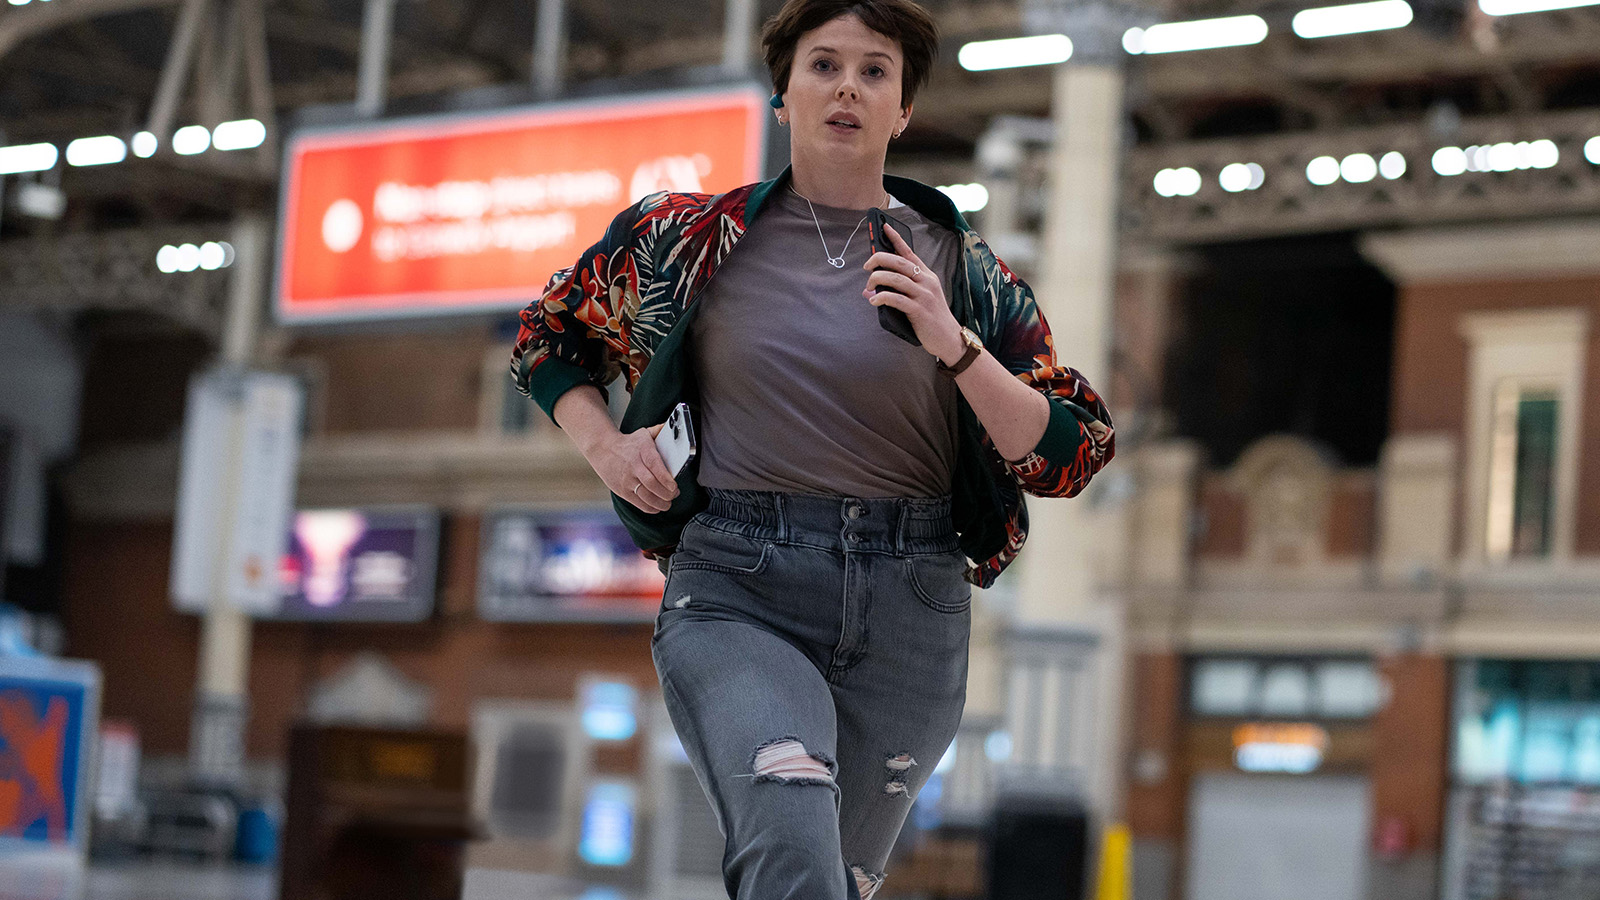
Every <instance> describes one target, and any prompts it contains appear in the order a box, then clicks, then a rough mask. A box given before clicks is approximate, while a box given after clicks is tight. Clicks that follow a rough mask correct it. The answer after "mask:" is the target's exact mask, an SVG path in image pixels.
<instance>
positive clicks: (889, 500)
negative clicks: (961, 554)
mask: <svg viewBox="0 0 1600 900" xmlns="http://www.w3.org/2000/svg"><path fill="white" fill-rule="evenodd" d="M707 493H708V494H709V495H710V497H711V505H710V507H709V508H708V509H707V510H706V511H705V512H704V513H702V515H704V516H707V517H709V519H710V521H708V522H707V523H706V524H707V525H709V526H710V527H714V528H723V529H725V530H729V531H736V532H738V533H740V534H744V535H747V536H749V537H754V538H758V539H761V540H770V541H777V542H780V543H795V544H810V545H812V546H820V547H824V548H826V549H838V550H853V551H862V552H876V553H892V554H895V555H905V554H918V553H946V552H949V551H952V550H955V549H956V548H957V547H958V546H960V545H959V542H958V541H957V537H956V531H955V527H954V526H953V525H952V524H951V522H950V498H949V497H948V496H944V497H871V498H866V497H835V496H824V495H818V494H790V493H783V492H777V491H745V490H724V489H720V488H709V489H708V490H707Z"/></svg>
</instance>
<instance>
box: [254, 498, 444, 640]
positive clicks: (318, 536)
mask: <svg viewBox="0 0 1600 900" xmlns="http://www.w3.org/2000/svg"><path fill="white" fill-rule="evenodd" d="M438 555H439V513H438V511H437V510H435V509H433V508H431V507H406V506H391V507H370V508H357V509H303V510H300V511H299V512H297V513H296V514H295V517H294V524H293V526H292V527H291V528H290V529H289V535H288V547H287V548H286V549H285V551H284V554H283V557H282V559H281V561H280V563H279V566H278V583H279V598H280V603H279V607H278V610H277V612H276V614H274V615H271V616H268V617H267V618H273V619H287V620H293V621H307V622H420V621H423V620H425V619H427V618H429V617H430V616H432V615H433V609H434V599H435V596H436V593H437V592H436V585H435V581H436V576H437V573H438V569H439V565H438Z"/></svg>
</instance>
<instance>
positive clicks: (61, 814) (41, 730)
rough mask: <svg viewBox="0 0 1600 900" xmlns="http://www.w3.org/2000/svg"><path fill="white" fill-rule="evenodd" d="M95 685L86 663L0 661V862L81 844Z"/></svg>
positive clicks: (95, 729) (96, 719)
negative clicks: (8, 857) (11, 856)
mask: <svg viewBox="0 0 1600 900" xmlns="http://www.w3.org/2000/svg"><path fill="white" fill-rule="evenodd" d="M100 686H101V679H100V669H99V667H98V666H96V665H95V664H94V663H91V662H84V661H79V660H64V659H50V658H45V657H0V860H3V859H4V857H5V855H6V854H8V853H14V852H17V851H61V852H66V853H72V854H81V853H83V852H84V851H85V850H86V848H87V847H88V840H87V829H88V825H89V810H90V807H91V806H92V804H93V803H94V795H93V789H92V787H91V773H90V767H91V766H92V765H93V764H94V748H95V737H96V735H97V734H98V733H99V729H100ZM0 865H4V863H3V862H0Z"/></svg>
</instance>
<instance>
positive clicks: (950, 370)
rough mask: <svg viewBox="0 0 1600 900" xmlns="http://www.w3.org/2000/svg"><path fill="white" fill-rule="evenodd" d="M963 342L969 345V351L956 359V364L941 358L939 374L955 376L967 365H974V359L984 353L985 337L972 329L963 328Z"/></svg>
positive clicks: (964, 369) (963, 370) (965, 368)
mask: <svg viewBox="0 0 1600 900" xmlns="http://www.w3.org/2000/svg"><path fill="white" fill-rule="evenodd" d="M961 343H963V344H966V345H967V352H965V353H963V354H961V358H960V359H958V360H956V364H955V365H953V366H947V365H945V364H944V360H942V359H941V360H939V365H938V369H939V374H941V375H948V376H950V377H951V378H954V377H956V376H957V375H960V374H961V373H962V372H965V371H966V370H967V366H970V365H972V361H973V360H975V359H977V358H978V357H979V356H980V355H982V354H983V339H982V338H980V337H978V336H977V334H975V333H973V331H972V329H970V328H963V329H961Z"/></svg>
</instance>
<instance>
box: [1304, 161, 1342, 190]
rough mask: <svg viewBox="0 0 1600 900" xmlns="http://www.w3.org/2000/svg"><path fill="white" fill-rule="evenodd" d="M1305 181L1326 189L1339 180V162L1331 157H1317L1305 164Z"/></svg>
mask: <svg viewBox="0 0 1600 900" xmlns="http://www.w3.org/2000/svg"><path fill="white" fill-rule="evenodd" d="M1306 180H1307V181H1309V182H1311V183H1312V184H1314V185H1316V186H1318V187H1327V186H1328V185H1330V184H1333V183H1334V182H1335V181H1338V180H1339V161H1338V160H1337V159H1334V158H1333V157H1331V156H1319V157H1317V158H1316V159H1313V160H1312V161H1311V162H1309V163H1307V164H1306Z"/></svg>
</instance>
